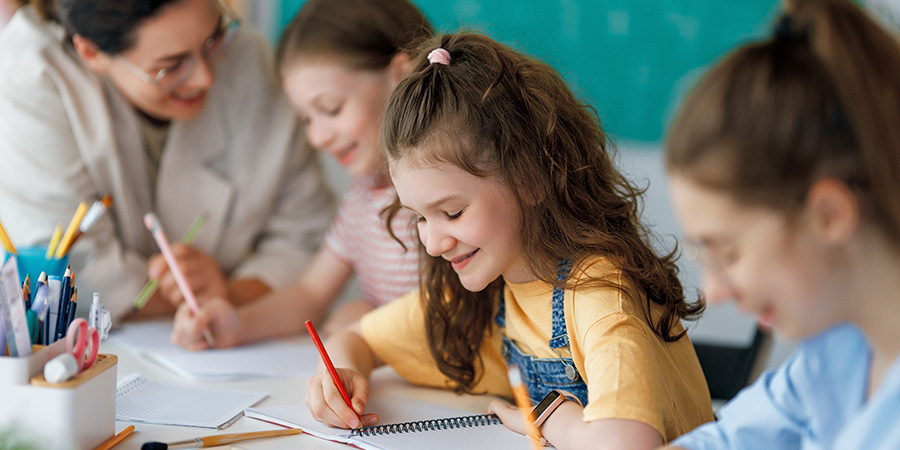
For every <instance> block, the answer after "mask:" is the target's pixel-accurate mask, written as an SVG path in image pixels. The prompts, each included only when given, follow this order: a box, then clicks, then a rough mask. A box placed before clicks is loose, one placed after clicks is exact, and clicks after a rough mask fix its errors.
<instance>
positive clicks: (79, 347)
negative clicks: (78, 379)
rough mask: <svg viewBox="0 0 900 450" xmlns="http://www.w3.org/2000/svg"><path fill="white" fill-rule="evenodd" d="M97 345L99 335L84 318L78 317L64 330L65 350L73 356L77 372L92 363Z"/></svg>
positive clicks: (98, 343) (98, 344) (95, 356)
mask: <svg viewBox="0 0 900 450" xmlns="http://www.w3.org/2000/svg"><path fill="white" fill-rule="evenodd" d="M88 339H90V342H88ZM99 347H100V336H99V334H98V333H97V329H96V328H92V327H89V326H88V323H87V321H86V320H84V319H82V318H80V317H79V318H77V319H75V320H73V321H72V323H71V324H69V329H68V330H66V351H67V352H69V353H71V354H72V356H74V357H75V363H76V364H78V372H81V371H83V370H84V369H87V368H88V367H91V364H94V361H95V360H96V359H97V350H98V348H99Z"/></svg>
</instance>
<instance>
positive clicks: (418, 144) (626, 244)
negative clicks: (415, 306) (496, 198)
mask: <svg viewBox="0 0 900 450" xmlns="http://www.w3.org/2000/svg"><path fill="white" fill-rule="evenodd" d="M439 47H440V48H443V49H445V50H447V51H448V52H449V53H450V57H451V61H450V63H449V65H443V64H431V63H429V61H428V59H427V58H426V55H427V54H428V53H429V52H430V51H432V50H434V49H436V48H439ZM415 54H416V55H417V56H416V59H415V60H414V64H415V66H414V69H413V73H412V74H411V75H410V76H409V77H408V78H407V79H406V80H404V81H402V82H401V83H400V84H399V85H398V86H397V88H396V90H395V91H394V93H393V95H392V96H391V100H390V102H389V104H388V108H387V112H386V113H385V117H384V121H383V122H382V128H381V134H380V136H381V147H382V149H383V151H384V152H385V154H386V156H387V159H388V162H389V164H391V166H394V165H395V164H403V165H404V166H405V167H409V166H413V167H415V166H416V165H426V166H427V165H430V164H439V163H450V164H453V165H455V166H457V167H460V168H461V169H463V170H466V171H467V172H469V173H471V174H473V175H476V176H478V177H490V178H493V179H496V180H498V181H499V182H501V183H502V184H504V185H505V186H506V187H507V188H508V189H509V190H510V191H511V192H512V195H513V196H514V198H515V201H516V202H517V206H518V208H519V210H520V211H522V215H521V216H522V222H521V227H520V229H521V240H522V245H523V248H524V253H525V255H526V259H527V260H528V261H529V265H530V269H531V271H532V272H533V273H534V274H535V275H536V276H537V277H538V278H540V279H541V280H543V281H545V282H547V283H553V284H555V285H565V287H567V288H573V287H574V282H575V280H576V277H578V278H579V279H578V280H577V281H578V288H579V289H582V288H592V287H605V288H612V289H617V290H619V291H620V292H621V293H622V294H623V295H624V296H626V298H629V299H630V300H632V301H634V302H637V303H638V304H639V305H642V306H643V309H644V312H645V314H646V320H647V322H648V324H649V325H650V327H651V328H652V329H653V330H654V332H655V333H656V334H657V335H659V336H660V337H661V338H662V339H664V340H665V341H675V340H677V339H679V338H680V337H681V336H683V335H684V332H683V331H681V332H677V333H676V332H675V331H674V330H675V328H676V326H677V325H678V321H679V319H682V318H691V317H694V316H696V315H698V314H699V313H700V312H701V311H702V309H703V305H702V303H699V302H698V303H695V304H692V303H687V302H685V299H684V295H683V292H682V287H681V283H680V281H679V280H678V277H677V272H678V270H677V268H676V266H675V263H674V260H675V252H674V251H673V252H672V253H670V254H668V255H665V256H662V257H660V256H657V255H655V254H654V252H653V250H652V249H651V247H650V244H649V237H650V235H649V231H648V230H647V229H646V228H644V227H643V226H642V225H641V224H640V222H639V220H638V216H639V214H640V203H639V200H640V195H641V194H642V191H641V190H640V189H637V188H636V187H634V186H633V185H632V184H631V183H630V182H629V181H628V180H627V179H626V178H625V177H624V176H623V175H622V174H621V173H619V171H618V170H617V169H616V167H615V165H614V164H613V160H612V158H611V156H610V154H609V153H608V151H607V140H606V135H605V133H604V132H603V129H602V127H601V124H600V121H599V119H598V118H597V116H596V113H595V112H594V111H593V109H591V108H590V107H589V106H587V105H585V104H583V103H581V102H580V101H579V100H578V99H576V98H575V96H574V95H573V94H572V92H571V91H570V90H569V88H568V87H567V86H566V84H565V82H564V81H563V80H562V78H561V77H560V76H559V74H558V73H557V72H556V71H555V70H553V68H551V67H550V66H549V65H547V64H545V63H543V62H540V61H538V60H535V59H533V58H530V57H527V56H524V55H522V54H520V53H517V52H516V51H514V50H512V49H510V48H508V47H506V46H504V45H502V44H499V43H497V42H495V41H493V40H492V39H490V38H488V37H485V36H482V35H478V34H471V33H460V34H453V35H442V36H438V37H435V38H432V39H429V40H427V41H426V42H424V43H423V44H422V45H421V46H419V48H418V49H417V52H416V53H415ZM399 208H400V205H399V203H395V205H394V207H393V211H397V210H398V209H399ZM420 254H421V258H420V261H421V264H422V266H423V269H422V275H421V279H420V284H421V295H422V301H423V302H424V309H425V317H426V325H425V328H426V330H427V333H428V344H429V346H430V349H431V353H432V355H433V357H434V358H435V360H436V361H437V365H438V368H439V369H440V371H441V372H442V373H443V374H444V375H446V376H447V377H449V378H450V379H451V380H453V381H454V382H456V383H458V384H457V386H456V389H457V390H459V391H469V390H471V388H472V387H473V386H474V385H475V383H477V381H478V378H479V377H480V373H479V371H480V370H479V368H478V367H479V365H480V364H481V362H480V360H479V350H480V347H481V343H482V341H483V340H484V337H485V335H486V334H487V333H488V332H489V330H490V327H491V320H492V314H493V311H495V307H496V304H497V300H498V296H499V292H500V290H501V289H503V281H502V280H501V279H498V280H496V281H494V282H493V283H491V284H490V285H489V286H488V287H487V288H485V289H484V290H482V291H481V292H469V291H468V290H466V289H465V288H464V287H463V286H462V284H461V283H460V280H459V277H458V275H457V274H456V273H455V272H454V270H453V268H452V267H451V266H450V263H449V262H448V261H446V260H444V259H443V258H441V257H432V256H430V255H428V254H427V253H426V252H425V251H424V246H422V245H420ZM598 257H605V258H607V259H608V260H609V261H610V262H611V263H613V264H614V265H615V267H616V269H618V271H619V272H618V273H615V274H608V276H603V277H600V278H588V277H581V275H580V272H581V271H582V270H583V269H585V268H586V267H587V265H588V264H589V263H591V262H593V261H594V260H595V259H596V258H598ZM562 259H567V260H570V261H572V263H573V267H574V269H573V270H572V271H571V272H570V276H569V278H567V279H566V280H564V281H563V282H558V281H557V280H556V276H557V262H558V261H560V260H562ZM620 275H621V276H620ZM548 304H549V303H548ZM652 304H656V305H659V307H654V306H653V305H652ZM651 313H652V316H651Z"/></svg>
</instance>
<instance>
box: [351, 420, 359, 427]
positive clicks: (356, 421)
mask: <svg viewBox="0 0 900 450" xmlns="http://www.w3.org/2000/svg"><path fill="white" fill-rule="evenodd" d="M350 428H359V420H358V419H350Z"/></svg>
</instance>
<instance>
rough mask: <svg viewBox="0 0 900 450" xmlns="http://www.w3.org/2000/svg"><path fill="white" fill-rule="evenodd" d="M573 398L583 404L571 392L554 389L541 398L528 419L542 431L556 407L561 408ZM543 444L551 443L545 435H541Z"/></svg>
mask: <svg viewBox="0 0 900 450" xmlns="http://www.w3.org/2000/svg"><path fill="white" fill-rule="evenodd" d="M569 399H571V400H572V401H574V402H575V403H578V405H579V406H583V405H582V404H581V400H579V399H578V397H576V396H575V395H574V394H572V393H571V392H566V391H563V390H561V389H554V390H552V391H550V392H548V393H547V395H546V396H544V399H543V400H541V402H540V403H538V404H537V406H535V407H534V409H532V410H531V414H529V415H528V419H529V420H532V421H533V422H534V426H535V428H537V429H538V432H540V431H541V425H543V424H544V422H546V421H547V418H548V417H550V414H553V412H554V411H556V408H559V405H562V404H563V403H564V402H565V401H566V400H569ZM541 445H544V446H546V445H549V442H547V439H544V436H543V435H542V436H541Z"/></svg>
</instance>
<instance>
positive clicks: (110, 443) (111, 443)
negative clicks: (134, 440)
mask: <svg viewBox="0 0 900 450" xmlns="http://www.w3.org/2000/svg"><path fill="white" fill-rule="evenodd" d="M133 431H134V425H128V426H127V427H125V429H124V430H122V431H120V432H119V434H117V435H115V436H113V437H111V438H109V440H107V441H106V442H104V443H102V444H100V446H99V447H97V448H95V449H94V450H109V449H111V448H113V447H115V446H116V445H118V444H119V442H122V441H124V440H125V438H127V437H128V436H131V433H132V432H133Z"/></svg>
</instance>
